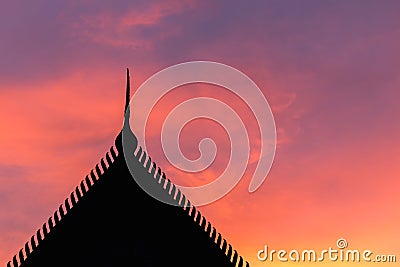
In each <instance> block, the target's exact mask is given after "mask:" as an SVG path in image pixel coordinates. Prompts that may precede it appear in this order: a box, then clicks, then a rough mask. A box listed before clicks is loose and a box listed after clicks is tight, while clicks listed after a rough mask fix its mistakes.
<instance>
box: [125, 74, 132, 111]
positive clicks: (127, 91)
mask: <svg viewBox="0 0 400 267" xmlns="http://www.w3.org/2000/svg"><path fill="white" fill-rule="evenodd" d="M130 95H131V79H130V76H129V68H126V98H125V112H126V110H127V108H128V107H129V100H130Z"/></svg>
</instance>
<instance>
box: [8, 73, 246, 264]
mask: <svg viewBox="0 0 400 267" xmlns="http://www.w3.org/2000/svg"><path fill="white" fill-rule="evenodd" d="M126 86H127V88H126V103H125V111H128V109H129V99H130V79H129V70H127V85H126ZM126 122H127V119H126V116H125V123H124V127H125V126H126V125H125V124H126ZM135 145H137V143H136V144H135ZM135 148H137V147H135ZM133 166H134V171H135V177H136V176H137V177H140V179H144V180H145V181H146V183H148V184H149V186H153V187H155V188H158V189H159V190H160V192H162V193H163V194H164V195H165V197H169V198H170V199H171V200H172V201H174V202H175V203H176V204H177V205H176V206H174V205H169V204H165V203H163V202H161V201H158V200H156V199H155V198H153V197H151V196H150V195H148V194H147V193H146V192H144V191H143V190H142V189H141V188H140V187H139V186H138V185H137V184H136V182H135V180H134V179H132V176H131V173H130V172H129V169H128V167H127V163H126V159H125V157H124V153H123V150H122V130H121V132H120V133H119V134H118V135H117V137H116V139H115V144H114V146H112V147H111V148H110V149H109V151H108V152H107V153H106V154H105V156H104V157H103V158H102V159H101V160H100V162H99V163H98V164H96V165H95V167H94V169H92V170H91V171H90V172H89V174H88V175H87V176H86V177H85V178H84V179H83V180H82V181H81V182H80V184H79V185H77V186H76V188H75V190H74V191H73V192H71V194H70V196H69V197H68V198H66V199H65V201H64V202H63V203H62V204H61V205H60V206H59V208H58V209H57V210H56V211H55V212H54V214H53V215H51V216H50V217H49V219H48V220H47V221H46V222H45V223H44V224H43V225H42V227H40V228H39V229H38V230H37V232H36V233H35V234H34V235H32V236H31V238H30V239H29V240H28V241H27V242H26V243H25V245H24V246H23V248H21V249H20V250H19V252H18V253H17V254H16V255H15V256H14V257H13V258H12V260H11V261H9V262H8V264H7V267H34V266H40V267H45V266H68V267H70V266H124V265H127V264H129V265H131V266H238V267H241V266H249V263H248V262H246V261H244V260H243V258H242V257H241V256H239V254H238V253H237V251H236V250H234V249H233V248H232V246H231V245H230V244H228V242H227V241H226V240H225V239H224V238H223V237H222V236H221V234H220V233H219V232H218V231H217V230H216V229H215V227H213V226H212V224H211V223H210V222H209V221H208V220H207V219H206V218H205V217H204V216H203V215H202V214H201V213H200V212H199V211H198V210H197V209H196V207H195V206H193V205H192V204H191V203H190V201H189V199H187V198H186V196H185V195H184V194H183V193H182V192H181V191H180V190H179V189H178V188H176V187H175V185H174V184H173V183H172V182H171V181H170V180H169V179H167V178H166V176H165V174H164V173H163V172H162V171H161V169H160V168H159V167H157V166H156V164H155V163H154V162H153V161H152V160H151V158H150V157H149V156H148V155H147V153H146V152H145V151H144V150H142V148H141V147H138V148H137V153H136V154H135V155H134V162H133Z"/></svg>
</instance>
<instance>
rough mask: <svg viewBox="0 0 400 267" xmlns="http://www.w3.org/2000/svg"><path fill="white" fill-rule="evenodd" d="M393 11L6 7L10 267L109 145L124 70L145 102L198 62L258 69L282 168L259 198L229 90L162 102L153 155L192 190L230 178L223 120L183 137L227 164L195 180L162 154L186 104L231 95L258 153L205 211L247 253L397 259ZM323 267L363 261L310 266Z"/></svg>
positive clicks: (2, 138)
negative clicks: (355, 253)
mask: <svg viewBox="0 0 400 267" xmlns="http://www.w3.org/2000/svg"><path fill="white" fill-rule="evenodd" d="M398 14H400V3H399V2H398V1H390V0H387V1H328V0H327V1H317V0H315V1H278V0H277V1H272V0H271V1H253V2H250V1H195V0H193V1H174V0H167V1H152V2H150V1H119V2H118V4H116V3H113V2H112V1H107V2H106V1H89V0H87V1H63V2H61V1H50V0H40V1H35V3H33V1H25V2H24V3H22V1H7V3H3V4H2V5H1V8H0V115H1V117H0V118H1V130H0V150H1V154H0V265H3V266H5V264H6V263H7V262H8V261H9V260H10V259H11V258H12V256H13V255H14V254H15V253H17V252H18V250H19V249H20V248H21V247H22V246H23V245H24V244H25V242H26V241H27V240H28V239H29V238H30V237H31V235H32V234H33V233H35V232H36V230H37V229H38V228H39V227H40V226H41V225H42V224H43V222H45V221H46V220H47V219H48V217H49V216H50V215H51V214H53V212H54V211H55V210H56V209H57V208H58V206H59V205H60V204H61V203H62V201H63V200H64V199H65V197H67V196H68V195H69V194H70V192H71V191H72V190H73V189H74V188H75V186H76V185H77V184H78V182H80V180H81V179H83V178H84V177H85V175H86V174H87V172H88V171H90V170H91V168H92V167H94V166H95V164H96V163H97V162H98V160H99V159H100V158H101V157H103V155H104V154H105V152H106V151H107V150H108V149H109V148H110V146H111V145H113V142H114V138H115V136H116V135H117V134H118V132H119V131H120V129H121V125H122V120H123V107H124V97H125V96H124V89H125V71H126V68H130V70H131V77H132V91H133V92H132V93H134V92H135V90H136V89H137V88H138V87H139V86H140V85H141V84H142V83H143V82H144V81H145V80H146V79H147V78H149V77H150V76H151V75H153V74H154V73H156V72H158V71H160V70H162V69H164V68H166V67H168V66H171V65H174V64H178V63H182V62H186V61H193V60H208V61H214V62H220V63H223V64H227V65H230V66H232V67H234V68H236V69H238V70H240V71H242V72H243V73H245V74H246V75H248V76H249V77H250V78H251V79H252V80H253V81H254V82H255V83H256V84H257V85H258V87H259V88H260V89H261V90H262V92H263V94H264V96H265V97H266V99H267V100H268V102H269V104H270V106H271V109H272V112H273V115H274V118H275V123H276V129H277V147H276V155H275V160H274V163H273V165H272V169H271V171H270V173H269V175H268V177H267V179H266V180H265V182H264V183H263V184H262V186H261V187H260V188H259V189H258V190H257V191H256V192H254V193H251V194H250V193H248V191H247V188H248V185H249V183H250V180H251V177H252V174H253V172H254V169H255V163H254V161H253V160H254V159H257V156H258V155H259V142H257V140H259V132H258V129H257V128H256V127H255V125H256V122H255V119H254V116H252V114H251V112H250V110H249V109H248V107H246V106H245V105H244V103H243V102H241V101H240V100H239V99H237V98H236V97H235V96H233V95H232V94H230V93H229V92H227V91H226V90H224V89H222V88H219V87H215V86H214V87H213V86H206V85H191V86H187V88H185V87H181V88H178V89H176V90H174V91H172V92H171V93H170V94H168V95H166V97H165V99H162V102H160V103H159V105H158V108H159V109H158V110H155V111H154V112H153V114H152V117H151V118H150V119H153V122H151V121H150V122H151V124H150V125H149V135H150V136H149V140H150V141H148V142H150V143H151V145H149V147H148V150H149V154H150V155H151V156H152V158H153V159H154V160H155V161H156V162H158V163H159V165H160V166H161V167H162V168H163V170H164V171H165V172H166V174H167V175H168V176H169V177H170V178H171V180H172V181H176V182H178V181H180V182H185V181H186V182H187V183H189V184H201V183H204V182H205V181H207V180H212V179H213V177H212V175H213V174H215V175H218V174H219V173H220V172H221V171H222V170H223V169H224V166H225V165H226V164H227V157H228V156H229V151H228V149H229V144H227V142H228V141H229V139H228V137H227V134H226V133H225V132H224V130H223V128H222V127H220V126H218V125H216V124H215V123H213V122H210V121H207V120H205V121H194V122H192V123H191V124H188V125H187V127H185V128H184V129H183V131H182V135H181V139H180V141H181V146H182V150H183V153H185V155H187V156H188V158H191V159H195V158H196V157H198V156H199V153H198V148H197V147H198V142H199V140H201V139H202V138H204V137H207V136H210V137H212V138H214V139H215V141H216V143H217V146H218V148H219V151H218V153H220V154H218V155H217V158H216V161H215V162H214V163H213V165H212V166H211V168H210V169H209V170H207V171H206V172H203V173H201V174H198V175H197V176H196V175H187V174H186V173H183V172H181V171H179V170H177V169H175V168H174V167H172V166H171V165H170V164H168V162H167V161H166V160H165V157H164V155H163V152H162V149H161V142H160V136H159V132H160V129H161V125H162V121H163V118H165V115H166V114H167V113H168V112H169V111H170V110H172V109H173V107H174V106H176V105H177V104H178V103H179V102H181V101H184V100H187V99H189V98H191V97H197V96H208V97H215V98H218V99H219V100H221V101H226V103H227V104H229V105H231V106H232V107H233V108H235V110H237V111H238V113H239V114H240V116H241V118H243V120H244V121H245V123H246V126H247V127H248V128H247V129H248V134H249V136H250V137H251V138H250V141H251V142H252V143H251V162H250V164H249V165H248V168H247V169H246V172H245V175H244V177H243V179H242V180H241V181H240V182H239V184H238V186H236V187H235V188H234V189H233V191H231V192H230V193H229V194H228V195H226V196H225V197H224V198H222V199H220V200H218V201H216V202H214V203H212V204H209V205H207V206H203V207H200V210H201V212H202V213H203V214H204V215H205V217H206V218H207V219H209V220H210V221H211V222H212V223H213V225H214V226H215V227H216V228H217V229H218V230H219V231H220V232H221V233H222V234H223V236H224V237H225V238H226V239H227V241H229V242H230V243H231V244H232V246H233V247H234V248H235V249H236V250H237V251H238V252H239V254H240V255H242V256H243V257H244V258H245V259H246V260H248V261H249V262H250V264H251V265H252V266H256V267H257V266H281V265H282V266H301V264H300V263H295V264H293V263H290V262H289V263H282V264H281V263H279V262H275V261H274V262H272V263H271V262H269V261H266V262H260V261H258V260H257V257H256V255H257V251H258V250H260V249H262V248H263V247H264V245H268V246H269V247H270V248H271V249H276V250H279V249H285V250H288V251H290V250H292V249H298V250H302V249H315V250H323V249H328V248H329V247H334V248H335V247H336V240H338V239H339V238H345V239H346V240H347V241H348V243H349V249H359V250H364V249H369V250H371V251H373V252H374V254H395V255H397V258H398V260H397V261H399V260H400V259H399V257H400V246H399V245H400V243H399V237H400V232H399V230H398V225H399V223H400V209H399V208H398V207H399V205H400V196H399V192H398V191H399V189H400V179H399V178H400V167H399V162H400V138H399V136H400V105H399V103H398V99H399V98H400V75H398V72H399V70H400V52H399V51H400V50H399V47H400V18H399V15H398ZM199 129H201V130H199ZM157 133H158V135H157ZM174 177H175V179H176V180H174ZM182 177H185V178H184V179H186V180H185V181H183V179H182ZM179 178H181V180H180V179H179ZM132 210H133V211H134V207H133V208H132ZM304 265H305V266H314V265H310V264H307V263H306V264H304ZM325 265H326V266H362V265H363V263H356V264H348V265H346V264H343V263H341V262H337V263H331V262H328V261H325V262H323V263H316V264H315V266H325ZM369 265H371V266H373V265H377V264H373V263H369ZM395 265H396V263H386V264H380V266H395Z"/></svg>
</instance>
